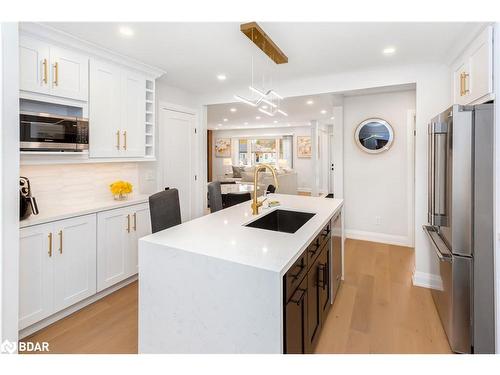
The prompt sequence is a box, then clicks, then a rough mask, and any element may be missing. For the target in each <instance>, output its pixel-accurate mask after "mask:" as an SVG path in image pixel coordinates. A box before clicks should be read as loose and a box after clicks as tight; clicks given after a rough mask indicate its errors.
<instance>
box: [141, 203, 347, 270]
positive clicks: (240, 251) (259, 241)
mask: <svg viewBox="0 0 500 375" xmlns="http://www.w3.org/2000/svg"><path fill="white" fill-rule="evenodd" d="M268 199H269V200H278V201H279V202H280V203H281V205H280V206H278V207H273V208H264V209H263V208H262V207H261V208H260V209H259V211H260V213H259V215H252V209H251V207H250V202H244V203H241V204H239V205H236V206H233V207H230V208H227V209H224V210H221V211H218V212H215V213H213V214H210V215H206V216H203V217H200V218H197V219H195V220H191V221H188V222H185V223H183V224H181V225H178V226H175V227H172V228H169V229H166V230H164V231H161V232H158V233H154V234H151V235H149V236H146V237H143V238H141V239H140V241H141V242H147V243H150V244H155V245H162V246H165V247H168V248H173V249H178V250H183V251H187V252H191V253H195V254H199V255H204V256H208V257H213V258H217V259H222V260H225V261H228V262H233V263H238V264H242V265H246V266H251V267H255V268H259V269H263V270H267V271H273V272H277V273H279V274H280V275H283V274H284V273H285V272H286V271H287V269H288V268H289V267H290V265H291V264H292V263H293V262H294V261H295V260H296V259H297V257H298V256H299V255H300V253H301V252H302V251H303V250H304V249H305V248H306V246H307V245H308V244H309V242H311V240H312V239H313V238H314V237H315V236H316V235H317V234H318V233H319V232H320V231H321V229H322V228H323V227H324V226H325V225H326V224H327V222H328V221H329V220H330V219H331V218H332V217H333V216H334V215H335V214H336V213H337V212H338V211H339V210H340V209H341V207H342V205H343V200H342V199H327V198H324V197H308V196H299V195H286V194H268ZM275 209H283V210H293V211H301V212H309V213H314V214H315V215H314V216H313V217H312V218H311V219H310V220H309V221H308V222H306V223H305V224H304V225H303V226H302V227H301V228H299V229H298V230H297V231H296V232H295V233H292V234H290V233H284V232H275V231H271V230H265V229H258V228H251V227H246V226H245V224H247V223H250V222H252V221H254V220H256V219H258V218H260V217H261V216H263V215H266V214H268V213H270V212H271V211H273V210H275Z"/></svg>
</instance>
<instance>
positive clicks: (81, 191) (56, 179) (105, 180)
mask: <svg viewBox="0 0 500 375" xmlns="http://www.w3.org/2000/svg"><path fill="white" fill-rule="evenodd" d="M139 164H140V163H100V164H97V163H96V164H90V163H84V164H53V165H23V166H21V168H20V174H21V176H25V177H28V178H29V180H30V183H31V188H32V194H33V196H34V197H35V198H36V200H37V204H38V208H39V209H40V211H42V212H43V211H48V210H52V209H53V207H59V208H60V207H61V206H75V205H78V206H85V205H86V204H90V203H92V202H100V201H105V200H108V199H113V198H112V195H111V193H110V191H109V185H110V184H111V183H113V182H114V181H117V180H125V181H129V182H130V183H131V184H132V185H133V186H134V191H133V193H132V194H138V193H142V192H143V191H142V188H141V182H142V180H141V181H139Z"/></svg>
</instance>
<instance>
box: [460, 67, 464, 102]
mask: <svg viewBox="0 0 500 375" xmlns="http://www.w3.org/2000/svg"><path fill="white" fill-rule="evenodd" d="M463 95H464V73H463V72H462V73H460V96H463Z"/></svg>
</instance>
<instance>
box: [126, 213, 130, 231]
mask: <svg viewBox="0 0 500 375" xmlns="http://www.w3.org/2000/svg"><path fill="white" fill-rule="evenodd" d="M127 233H130V214H128V215H127Z"/></svg>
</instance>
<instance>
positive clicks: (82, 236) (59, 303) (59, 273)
mask: <svg viewBox="0 0 500 375" xmlns="http://www.w3.org/2000/svg"><path fill="white" fill-rule="evenodd" d="M54 229H55V231H54V234H55V236H56V237H55V242H56V243H55V248H56V251H55V254H54V267H55V270H54V308H55V310H56V311H59V310H62V309H64V308H66V307H68V306H71V305H73V304H75V303H76V302H78V301H81V300H83V299H85V298H87V297H90V296H91V295H93V294H95V293H96V272H97V267H96V215H88V216H79V217H75V218H72V219H67V220H62V221H59V222H56V223H55V224H54Z"/></svg>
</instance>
